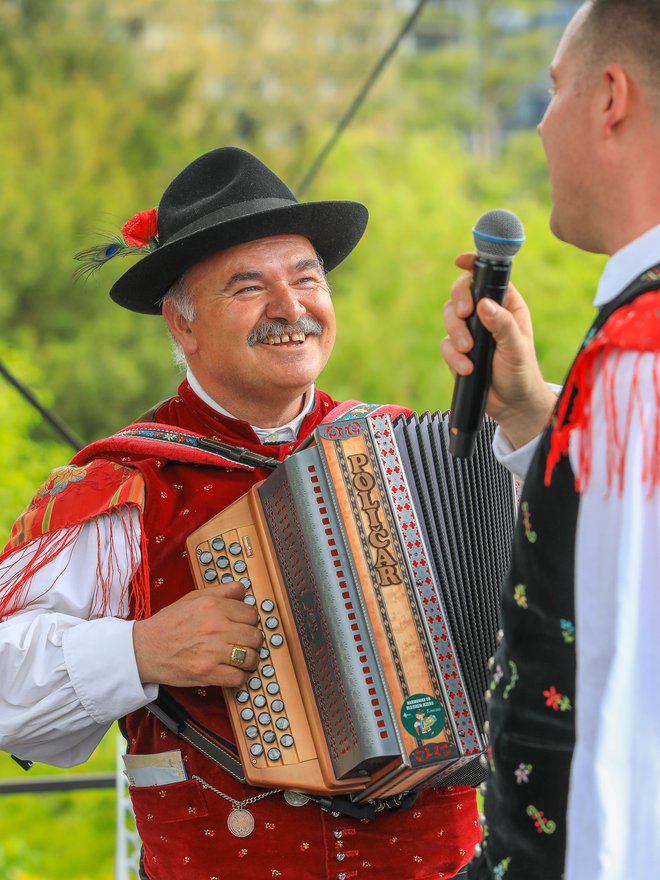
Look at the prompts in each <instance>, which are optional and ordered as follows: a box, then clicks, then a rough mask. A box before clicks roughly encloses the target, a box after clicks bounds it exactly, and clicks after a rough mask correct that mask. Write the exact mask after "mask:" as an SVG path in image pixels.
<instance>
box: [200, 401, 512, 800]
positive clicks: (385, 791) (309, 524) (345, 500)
mask: <svg viewBox="0 0 660 880" xmlns="http://www.w3.org/2000/svg"><path fill="white" fill-rule="evenodd" d="M493 430H494V424H493V423H492V422H491V421H490V420H488V419H487V420H486V422H485V424H484V427H483V429H482V431H481V433H480V435H479V437H478V442H477V449H476V452H475V455H474V456H473V457H472V458H471V459H454V458H453V457H452V456H451V455H450V454H449V429H448V423H447V416H446V414H445V415H443V414H441V413H435V414H429V413H426V414H424V415H423V416H421V417H419V416H417V415H415V414H413V415H411V416H399V417H397V418H396V419H395V420H394V421H392V419H391V418H390V416H389V415H383V414H382V412H381V413H379V411H378V410H376V411H375V412H374V413H373V414H369V415H364V416H363V417H352V416H350V415H349V416H348V417H345V418H344V419H342V420H340V421H336V422H332V423H329V424H323V425H320V426H319V427H318V428H317V429H316V431H315V432H314V434H313V435H312V437H311V438H310V442H309V443H308V444H307V445H305V446H304V448H301V449H299V450H298V451H297V452H295V453H294V454H293V455H291V456H289V458H287V459H285V460H284V461H283V462H282V463H281V464H280V465H279V466H278V467H277V468H276V470H275V471H274V472H273V473H272V474H271V475H270V476H269V477H268V478H267V479H266V480H264V481H263V482H261V483H258V484H257V485H255V486H254V487H253V488H252V489H251V490H250V492H249V493H248V494H247V495H245V496H243V497H242V498H241V499H239V500H238V501H236V502H235V503H234V504H232V505H230V506H229V507H228V508H226V509H225V510H223V511H222V512H221V513H219V514H218V515H217V516H215V517H213V518H212V519H211V520H209V521H208V522H207V523H206V524H205V525H203V526H202V527H201V528H199V529H197V530H196V531H195V532H194V533H193V534H192V535H191V536H190V537H189V539H188V541H187V551H188V556H189V559H190V563H191V568H192V571H193V576H194V579H195V582H196V586H197V587H198V588H204V587H206V586H209V585H212V584H216V583H221V582H223V581H240V582H241V583H242V584H243V585H244V587H245V601H246V602H248V603H250V604H252V605H255V606H256V607H257V609H258V611H259V614H260V625H261V627H262V630H263V633H264V644H263V648H262V651H261V660H260V664H259V667H258V669H257V670H256V671H255V672H254V673H253V674H252V675H251V676H250V677H249V679H248V681H247V682H246V685H245V686H244V687H241V688H236V689H225V699H226V702H227V706H228V710H229V714H230V717H231V721H232V725H233V729H234V733H235V736H236V740H237V745H238V749H239V752H240V758H241V762H242V764H243V768H244V772H245V777H246V781H247V782H248V783H250V784H252V785H257V786H268V787H270V788H284V789H294V790H301V791H306V792H310V793H312V794H320V795H333V794H350V795H351V797H352V798H353V800H355V801H356V802H358V803H361V802H364V801H368V800H372V799H374V798H390V797H393V796H395V795H398V794H402V793H403V792H407V791H412V790H415V789H418V788H423V787H426V786H428V785H458V784H468V785H476V784H478V783H479V782H480V781H481V779H482V778H483V777H484V775H485V771H484V770H483V763H484V762H485V750H486V746H487V736H486V734H485V731H484V728H485V720H486V705H485V698H484V694H485V692H486V690H487V688H488V675H489V673H488V658H489V657H490V656H492V654H493V653H494V650H495V646H496V641H497V632H498V629H499V592H500V585H501V582H502V579H503V577H504V573H505V571H506V568H507V565H508V557H509V548H510V542H511V537H512V532H513V526H514V521H515V516H516V491H515V484H514V481H513V478H512V476H511V475H510V474H509V473H508V472H507V471H506V470H505V469H504V468H503V467H502V466H501V465H500V464H499V463H498V462H497V461H496V460H495V458H494V456H493V453H492V450H491V443H492V435H493Z"/></svg>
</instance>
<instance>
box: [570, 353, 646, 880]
mask: <svg viewBox="0 0 660 880" xmlns="http://www.w3.org/2000/svg"><path fill="white" fill-rule="evenodd" d="M657 370H658V355H657V354H653V353H648V354H644V355H641V356H638V355H637V354H635V353H625V354H623V355H622V356H621V357H620V359H619V360H618V361H617V362H616V367H615V385H614V395H613V400H614V403H615V412H616V422H617V427H618V438H617V444H618V445H619V447H620V448H621V447H622V446H624V444H625V446H624V448H625V457H624V462H625V468H624V471H623V480H624V482H623V491H622V493H620V492H619V487H618V483H617V481H616V476H615V480H614V484H613V486H612V488H611V489H608V483H607V474H608V470H609V471H610V472H611V471H612V469H613V468H612V453H613V450H614V447H613V445H612V444H613V437H614V435H613V433H612V423H611V419H610V421H609V422H608V420H607V419H606V417H605V413H604V397H605V395H604V393H603V384H602V379H601V378H599V379H598V380H597V381H596V383H595V387H594V391H593V433H592V438H593V440H592V454H591V478H590V481H589V483H588V485H587V488H586V489H585V490H583V492H582V497H581V503H580V508H579V518H578V528H577V534H576V557H575V594H576V648H577V694H576V724H577V744H576V750H575V754H574V758H573V765H572V771H571V789H570V796H569V834H568V849H567V860H566V878H567V880H621V878H622V877H628V878H631V880H642V878H644V880H646V878H648V877H653V876H657V873H658V865H660V834H658V828H659V827H660V700H659V699H658V673H659V672H660V589H659V586H660V585H659V577H658V573H659V572H660V489H659V488H658V486H656V487H655V491H652V488H653V487H652V485H651V486H650V485H649V483H652V480H648V479H647V480H645V479H644V472H645V468H647V467H648V465H649V464H651V465H652V466H653V467H655V468H657V466H658V458H659V456H660V450H659V449H658V447H657V444H658V434H657V430H658V428H657V422H656V421H655V420H656V419H657V418H658V382H657ZM635 395H636V397H635ZM608 399H610V398H609V395H608ZM631 399H634V400H635V405H634V406H632V407H630V406H629V404H630V401H631ZM628 427H629V432H627V428H628ZM576 433H577V432H574V434H576ZM577 440H578V438H577V437H575V436H574V435H572V436H571V448H570V456H571V463H572V466H573V469H574V472H575V473H578V472H579V471H578V468H579V464H578V456H577V448H576V447H577Z"/></svg>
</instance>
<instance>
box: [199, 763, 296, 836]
mask: <svg viewBox="0 0 660 880" xmlns="http://www.w3.org/2000/svg"><path fill="white" fill-rule="evenodd" d="M192 778H193V779H196V780H197V782H199V784H200V785H201V786H202V787H203V788H208V789H210V790H211V791H213V792H215V794H217V795H219V797H221V798H224V799H225V800H226V801H229V803H230V804H231V806H232V810H231V813H230V814H229V816H227V828H229V830H230V831H231V833H232V834H233V835H234V837H248V836H249V835H250V834H252V832H253V831H254V816H253V815H252V813H251V812H250V811H249V810H246V809H244V807H246V806H247V805H248V804H254V803H256V802H257V801H262V800H263V799H264V798H267V797H270V796H271V795H272V794H278V792H280V791H282V789H281V788H274V789H272V790H271V791H265V792H264V793H263V794H257V795H255V796H254V797H251V798H246V799H245V800H244V801H237V800H236V798H233V797H231V796H230V795H228V794H225V792H224V791H220V789H218V788H216V787H215V786H213V785H211V784H210V783H209V782H207V781H206V780H205V779H202V777H201V776H197V775H193V776H192Z"/></svg>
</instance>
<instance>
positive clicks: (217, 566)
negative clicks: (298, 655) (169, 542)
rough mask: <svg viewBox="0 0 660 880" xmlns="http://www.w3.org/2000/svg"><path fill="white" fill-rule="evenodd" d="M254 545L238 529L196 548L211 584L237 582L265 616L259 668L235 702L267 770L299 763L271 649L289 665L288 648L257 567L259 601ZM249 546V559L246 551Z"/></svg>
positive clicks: (250, 749) (253, 757) (249, 748)
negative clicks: (274, 766)
mask: <svg viewBox="0 0 660 880" xmlns="http://www.w3.org/2000/svg"><path fill="white" fill-rule="evenodd" d="M253 541H254V539H253V538H251V537H250V536H248V535H246V534H243V533H242V532H241V531H239V530H231V531H228V532H225V533H224V536H222V535H218V534H217V533H216V535H215V536H214V537H213V538H211V539H210V540H209V541H208V543H207V544H205V545H202V546H200V547H199V548H198V549H197V559H198V562H199V571H200V573H201V574H202V577H203V578H204V581H205V582H207V583H209V584H210V583H213V582H214V581H217V580H220V581H221V582H222V583H226V582H229V581H234V580H236V581H238V582H239V583H240V584H242V585H243V587H244V589H245V595H244V597H243V601H244V602H245V603H246V604H248V605H252V606H258V609H259V612H260V614H263V620H262V619H261V618H260V625H261V626H262V627H263V630H262V635H263V636H264V644H263V645H262V647H261V649H260V651H259V668H258V669H257V671H256V672H254V673H252V675H251V676H250V678H249V679H248V681H247V683H246V685H245V686H244V687H242V688H240V689H239V690H235V691H234V698H235V700H236V702H237V704H238V705H237V707H236V709H237V711H238V719H240V723H241V727H242V730H243V736H244V737H245V739H244V743H245V746H246V753H247V754H248V755H249V759H250V761H251V763H252V764H253V765H254V766H255V767H256V766H259V767H264V766H267V765H270V764H278V763H279V764H282V763H283V761H284V763H288V762H289V761H290V760H293V761H294V762H295V761H296V758H295V749H293V746H294V745H295V744H296V742H295V738H294V736H293V734H292V732H291V722H290V721H289V718H287V717H286V716H285V715H284V710H285V700H284V699H283V698H282V693H281V685H280V682H279V680H278V677H279V676H278V667H277V666H276V665H275V664H274V663H273V662H270V659H269V658H270V656H271V649H274V650H277V649H281V651H279V652H278V657H283V658H284V661H283V662H285V663H288V664H290V663H291V660H290V658H288V650H287V649H286V648H283V647H282V646H283V645H284V644H285V637H284V633H283V630H282V622H281V619H280V614H279V612H278V608H277V603H276V601H275V597H274V596H273V595H272V593H271V592H270V590H268V591H266V590H265V589H264V585H262V580H263V575H262V574H261V569H260V568H259V567H256V568H255V570H254V571H253V572H252V575H253V576H254V577H255V578H257V577H258V578H259V580H258V586H259V589H260V590H263V592H261V594H260V595H259V598H258V599H257V596H256V595H255V593H254V587H253V580H252V577H251V576H250V575H251V572H250V566H251V562H250V558H251V557H252V556H253V549H252V548H253V546H254V543H253ZM244 545H245V550H246V555H247V557H248V558H247V559H246V558H245V556H244V553H243V546H244ZM264 593H265V595H264ZM278 662H282V661H278ZM239 707H240V708H239ZM298 748H300V746H298ZM287 749H288V750H291V756H289V757H288V758H283V756H282V750H284V751H286V750H287Z"/></svg>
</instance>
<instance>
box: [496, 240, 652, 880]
mask: <svg viewBox="0 0 660 880" xmlns="http://www.w3.org/2000/svg"><path fill="white" fill-rule="evenodd" d="M657 263H660V226H657V227H655V228H653V229H651V230H650V231H649V232H647V233H646V234H645V235H643V236H642V237H641V238H639V239H637V240H636V241H634V242H632V243H631V244H629V245H627V246H626V247H625V248H623V249H622V250H621V251H619V252H618V253H617V254H615V255H614V256H613V257H612V258H611V259H610V260H609V261H608V263H607V265H606V267H605V270H604V272H603V275H602V278H601V280H600V284H599V286H598V292H597V295H596V298H595V301H594V305H595V306H597V307H600V306H603V305H605V304H606V303H607V302H609V301H610V300H612V299H614V297H615V296H616V295H617V294H619V293H620V292H621V290H623V289H624V288H625V287H626V286H627V285H628V284H629V283H630V282H631V281H633V280H634V278H635V277H636V276H637V275H639V274H640V272H642V271H643V270H644V269H645V268H650V267H651V266H653V265H654V264H657ZM659 367H660V358H659V355H658V353H657V352H654V353H648V354H644V355H643V356H642V357H641V358H638V357H637V355H636V354H634V353H626V354H624V355H623V356H622V357H621V359H620V361H618V363H617V366H616V381H615V400H616V412H617V414H618V421H619V429H620V432H621V433H620V436H624V434H623V433H622V431H623V426H624V423H625V421H626V418H627V416H628V401H629V398H630V392H631V388H632V387H633V381H636V382H637V383H638V387H639V392H640V393H639V397H638V399H639V401H640V405H639V406H636V407H634V408H633V410H632V412H633V421H632V430H631V432H630V440H629V442H628V446H627V449H626V456H625V471H624V489H623V492H622V494H621V495H620V494H619V492H618V490H617V488H616V487H613V488H612V489H610V490H608V481H607V459H606V453H607V444H606V440H607V437H606V432H605V430H604V427H603V426H604V424H605V417H604V413H603V386H602V378H601V377H598V379H597V381H596V384H595V387H594V391H593V417H592V418H593V426H594V427H593V447H592V457H591V469H592V470H591V478H590V481H589V484H588V486H587V488H586V490H585V491H583V492H582V496H581V503H580V507H579V514H578V524H577V533H576V536H575V541H576V545H575V549H576V553H575V608H576V610H575V614H576V630H577V631H576V649H577V694H576V727H577V731H576V733H577V742H576V748H575V754H574V758H573V765H572V770H571V787H570V793H569V808H568V847H567V857H566V874H565V877H566V880H649V878H651V877H657V876H659V875H660V831H659V830H658V829H660V699H659V697H658V676H659V674H660V578H659V576H658V573H659V572H660V490H659V489H658V488H657V487H656V489H655V491H654V492H653V493H652V494H650V491H649V487H648V486H647V485H645V484H644V483H643V479H642V473H643V464H644V460H645V457H646V458H648V454H649V449H648V448H647V449H644V448H643V440H644V436H646V441H647V443H651V442H654V440H655V442H656V443H657V435H656V436H655V438H654V428H653V426H654V424H655V422H654V419H656V418H657V417H658V412H657V407H658V392H657V371H658V368H659ZM654 372H655V377H654ZM633 374H634V375H633ZM654 378H655V384H654ZM642 402H643V403H642ZM642 415H643V417H644V419H645V430H644V431H643V430H641V424H640V419H641V417H642ZM599 427H600V430H599ZM577 444H578V438H577V436H574V435H572V436H571V444H570V460H571V465H572V467H573V471H574V473H576V474H579V456H578V454H577ZM535 446H536V441H532V443H530V444H528V445H527V446H525V447H522V448H521V449H519V450H517V451H515V452H512V451H511V447H510V446H509V445H508V444H507V442H506V439H505V438H504V437H503V436H502V435H501V434H499V433H498V434H497V435H496V439H495V451H496V453H497V455H498V457H499V458H500V460H501V461H502V462H503V463H504V464H506V465H507V467H509V468H510V469H511V470H513V471H514V472H515V473H517V474H518V475H519V476H523V477H524V474H525V472H526V470H527V466H528V464H529V462H530V460H531V456H532V454H533V451H534V449H535ZM651 453H652V454H653V455H654V456H655V459H656V461H657V458H658V456H659V455H660V450H658V449H657V448H656V449H655V450H651Z"/></svg>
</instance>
